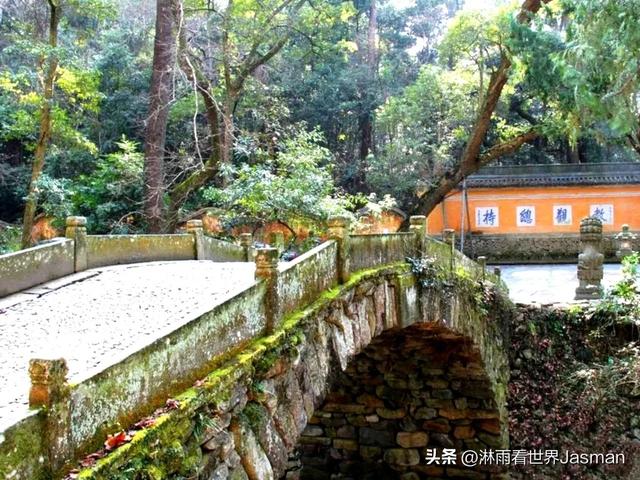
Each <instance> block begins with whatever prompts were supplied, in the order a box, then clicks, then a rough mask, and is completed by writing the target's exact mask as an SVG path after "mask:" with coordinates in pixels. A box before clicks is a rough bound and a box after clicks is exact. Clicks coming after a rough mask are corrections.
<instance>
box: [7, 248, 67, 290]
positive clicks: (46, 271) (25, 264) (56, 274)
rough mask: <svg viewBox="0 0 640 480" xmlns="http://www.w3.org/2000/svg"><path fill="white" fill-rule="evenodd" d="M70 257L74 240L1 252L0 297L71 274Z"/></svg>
mask: <svg viewBox="0 0 640 480" xmlns="http://www.w3.org/2000/svg"><path fill="white" fill-rule="evenodd" d="M73 259H74V250H73V242H72V241H71V240H66V239H63V238H57V239H54V240H52V241H51V242H50V243H47V244H45V245H39V246H37V247H33V248H27V249H26V250H21V251H19V252H14V253H9V254H6V255H0V298H2V297H4V296H7V295H10V294H12V293H16V292H19V291H20V290H24V289H27V288H31V287H33V286H35V285H38V284H40V283H44V282H47V281H49V280H53V279H56V278H60V277H64V276H65V275H70V274H72V273H73Z"/></svg>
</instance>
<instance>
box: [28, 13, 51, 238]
mask: <svg viewBox="0 0 640 480" xmlns="http://www.w3.org/2000/svg"><path fill="white" fill-rule="evenodd" d="M48 3H49V10H50V18H49V46H50V47H51V53H50V56H49V62H48V63H49V65H48V67H47V73H46V75H45V78H44V85H43V87H44V95H43V97H44V98H43V101H42V106H41V107H40V134H39V135H38V141H37V143H36V148H35V152H34V155H33V165H32V167H31V181H30V182H29V190H28V193H27V200H26V203H25V206H24V216H23V219H22V248H27V247H30V246H31V243H32V241H31V230H32V229H33V222H34V218H35V215H36V208H37V206H38V205H37V202H38V198H37V196H38V191H37V190H38V188H37V187H38V180H39V179H40V176H41V175H42V170H43V169H44V159H45V155H46V153H47V148H48V146H49V140H50V139H51V104H52V102H53V90H54V85H55V79H56V71H57V69H58V58H57V53H56V51H55V49H56V47H57V46H58V24H59V23H60V4H59V2H58V1H54V0H48Z"/></svg>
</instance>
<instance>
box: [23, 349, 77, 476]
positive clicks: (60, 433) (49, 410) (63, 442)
mask: <svg viewBox="0 0 640 480" xmlns="http://www.w3.org/2000/svg"><path fill="white" fill-rule="evenodd" d="M67 373H68V368H67V362H66V361H65V360H64V359H62V358H60V359H53V360H45V359H32V360H31V361H30V362H29V377H30V379H31V389H30V390H29V407H30V408H42V409H43V415H44V418H45V422H44V427H45V431H44V435H45V442H44V444H45V445H46V446H47V454H48V459H47V460H48V466H49V468H50V471H51V472H52V473H53V474H54V475H55V473H56V472H59V470H60V469H61V468H62V467H64V466H65V464H66V463H67V462H68V461H69V459H70V458H71V456H72V454H73V451H72V446H71V401H70V389H69V384H68V382H67Z"/></svg>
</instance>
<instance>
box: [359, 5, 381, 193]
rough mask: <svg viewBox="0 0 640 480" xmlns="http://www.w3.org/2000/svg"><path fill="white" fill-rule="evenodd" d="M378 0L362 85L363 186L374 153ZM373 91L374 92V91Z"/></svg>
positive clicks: (371, 17) (371, 14) (372, 9)
mask: <svg viewBox="0 0 640 480" xmlns="http://www.w3.org/2000/svg"><path fill="white" fill-rule="evenodd" d="M376 2H377V0H371V5H370V7H369V25H368V28H367V56H366V62H367V70H368V72H369V78H368V79H367V81H366V82H365V84H364V85H362V88H363V90H364V91H365V92H368V94H367V95H366V96H365V99H366V105H365V111H364V112H363V113H362V115H361V117H360V122H359V123H360V125H359V127H360V134H361V136H360V152H359V156H360V163H359V165H358V172H357V178H356V182H355V184H356V186H358V187H360V188H363V187H364V186H365V185H366V183H367V157H368V156H369V154H370V153H373V142H374V138H373V121H372V120H373V119H372V116H373V111H372V108H371V107H372V104H371V100H372V96H374V95H375V89H376V85H377V78H378V45H377V41H376V40H377V35H378V5H377V3H376ZM372 92H373V93H372Z"/></svg>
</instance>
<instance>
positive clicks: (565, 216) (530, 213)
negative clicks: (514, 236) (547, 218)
mask: <svg viewBox="0 0 640 480" xmlns="http://www.w3.org/2000/svg"><path fill="white" fill-rule="evenodd" d="M551 213H552V215H553V225H555V226H569V225H573V209H572V206H571V205H554V206H553V210H552V212H551ZM589 214H590V216H592V217H596V218H599V219H600V221H602V223H603V224H604V225H613V205H608V204H607V205H590V208H589ZM515 220H516V222H515V223H516V225H517V226H518V227H534V226H535V225H536V207H534V206H531V205H523V206H518V207H516V218H515ZM543 223H544V222H543ZM499 226H500V207H476V227H479V228H496V227H499Z"/></svg>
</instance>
